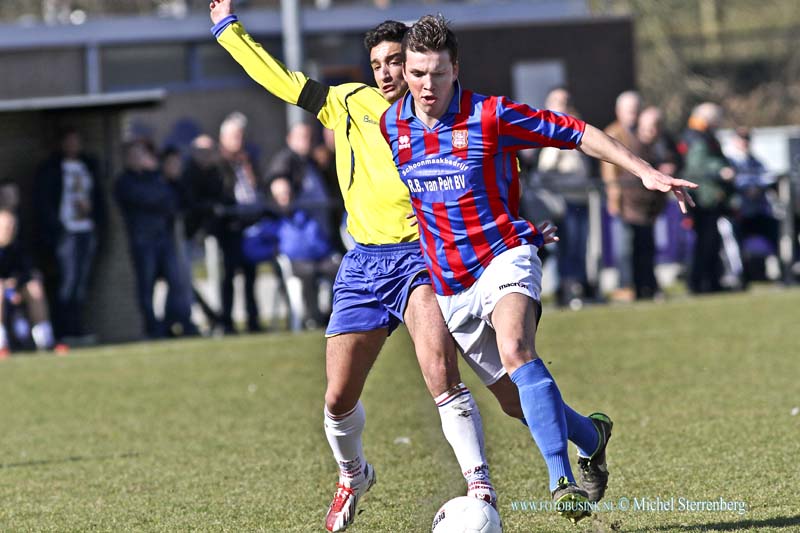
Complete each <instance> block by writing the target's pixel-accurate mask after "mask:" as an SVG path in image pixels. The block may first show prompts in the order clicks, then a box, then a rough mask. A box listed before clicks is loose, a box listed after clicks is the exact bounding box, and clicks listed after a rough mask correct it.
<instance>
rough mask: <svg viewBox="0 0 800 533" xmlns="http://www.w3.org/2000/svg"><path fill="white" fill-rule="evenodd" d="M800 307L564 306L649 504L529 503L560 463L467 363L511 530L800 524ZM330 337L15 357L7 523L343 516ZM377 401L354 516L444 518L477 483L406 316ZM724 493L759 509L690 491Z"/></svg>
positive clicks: (590, 396)
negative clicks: (568, 508)
mask: <svg viewBox="0 0 800 533" xmlns="http://www.w3.org/2000/svg"><path fill="white" fill-rule="evenodd" d="M798 309H800V291H798V290H791V291H780V290H772V289H767V290H761V291H759V292H755V293H750V294H739V295H725V296H719V297H709V298H700V299H692V300H688V299H687V300H675V301H671V302H668V303H666V304H639V305H634V306H629V307H597V308H590V309H586V310H585V311H582V312H580V313H569V312H563V313H562V312H548V313H546V315H545V320H544V322H543V325H542V328H541V332H540V335H539V341H538V348H539V351H540V353H541V354H542V356H543V359H544V360H545V361H547V362H548V363H549V365H550V369H551V371H552V372H553V374H554V376H555V377H556V379H557V381H558V383H559V386H560V388H561V391H562V394H563V396H564V398H565V399H566V401H567V402H568V403H570V404H571V405H572V406H573V407H574V408H576V409H578V410H580V411H581V412H584V413H589V412H591V411H593V410H603V411H605V412H607V413H609V414H610V415H611V416H612V417H613V419H614V421H615V427H614V438H613V439H612V440H611V444H610V446H609V452H608V457H609V469H610V471H611V483H610V487H609V490H608V492H607V494H606V498H605V500H604V501H605V502H609V505H614V506H619V505H621V502H624V501H625V499H627V501H628V504H629V506H630V508H629V509H628V510H627V511H622V510H619V509H618V508H617V509H616V510H609V511H608V512H602V513H596V514H595V516H594V517H592V518H591V519H587V520H584V521H583V522H581V523H580V524H579V525H577V526H572V525H570V524H569V523H568V522H566V521H565V520H563V519H561V518H558V517H556V516H555V515H554V513H553V512H545V511H542V512H534V511H530V510H522V509H521V508H520V504H518V503H517V504H515V503H514V502H522V501H525V502H531V501H533V502H540V501H541V502H546V501H548V493H547V486H546V484H547V476H546V471H545V466H544V462H543V461H542V459H541V458H540V456H539V455H538V452H537V451H536V449H535V448H534V445H533V441H532V439H531V437H530V435H529V433H528V432H527V430H526V429H525V428H524V427H523V426H522V425H521V424H520V423H519V422H516V421H514V420H511V419H509V418H507V417H505V416H504V415H503V414H502V412H501V411H500V409H499V407H498V406H497V404H496V403H495V401H494V399H493V398H492V397H491V395H489V394H488V393H487V391H486V390H484V389H483V388H482V387H481V386H480V385H479V383H478V382H477V380H476V379H475V378H474V376H473V375H472V374H471V373H469V369H468V368H467V367H466V365H463V364H462V371H463V373H464V378H465V381H466V382H467V384H468V385H470V387H471V388H472V390H473V392H474V393H475V395H476V397H477V400H478V403H479V405H480V407H481V410H482V413H483V418H484V425H485V429H486V439H487V447H488V454H489V460H490V463H491V467H492V472H493V477H494V482H495V486H496V488H497V489H498V492H499V494H500V502H499V506H500V512H501V515H502V517H503V520H504V523H505V531H506V532H508V533H513V532H520V533H523V532H524V533H538V532H542V533H544V532H548V533H551V532H610V531H621V532H673V531H674V532H707V531H708V532H711V531H724V532H728V531H781V532H797V531H800V495H798V489H797V487H798V486H800V468H798V461H800V439H798V437H799V436H800V414H798V412H800V383H798V378H799V377H800V340H798V337H797V333H796V331H797V317H798ZM323 348H324V340H323V338H322V335H321V333H319V332H314V333H308V334H302V335H288V334H287V335H282V334H281V335H262V336H249V337H241V338H234V339H224V340H191V341H174V342H164V343H157V344H136V345H128V346H121V347H107V348H99V349H92V350H81V351H77V350H76V351H74V352H73V353H72V354H70V355H69V357H66V358H54V357H49V356H37V357H17V358H12V359H11V360H9V361H3V362H0V431H2V434H1V435H2V437H0V531H114V532H118V531H236V532H238V531H269V532H295V531H297V532H300V531H323V527H322V524H323V516H324V513H325V510H326V507H327V505H328V503H329V501H330V497H331V496H332V493H333V488H334V482H335V480H336V476H335V464H334V461H333V459H332V457H331V455H330V452H329V449H328V446H327V443H326V442H325V437H324V434H323V432H322V397H323V391H324V384H325V378H324V355H323ZM363 400H364V403H365V406H366V410H367V427H366V430H365V451H366V454H367V457H368V458H369V460H370V462H372V463H373V464H374V465H375V467H376V470H377V474H378V483H377V484H376V486H375V487H373V489H372V491H371V492H370V493H369V495H368V496H367V497H366V498H365V499H364V500H363V501H362V503H361V505H360V506H359V507H360V511H361V512H360V514H359V516H358V518H357V520H356V522H355V523H354V525H353V526H352V528H351V530H352V531H353V532H354V533H358V532H372V531H375V532H393V533H394V532H398V533H400V532H424V531H428V530H429V528H430V523H431V520H432V518H433V515H434V512H435V511H436V509H437V508H438V507H439V506H440V505H441V504H442V503H443V502H444V501H446V500H447V499H449V498H451V497H454V496H457V495H460V494H462V493H463V492H464V490H465V487H464V482H463V480H462V478H461V476H460V473H459V471H458V466H457V463H456V461H455V459H454V457H453V456H452V453H451V451H450V449H449V447H448V445H447V444H446V442H445V440H444V437H443V436H442V434H441V430H440V428H439V420H438V416H437V413H436V411H435V409H434V407H433V404H432V401H431V399H430V397H429V396H428V394H427V392H426V390H425V388H424V385H423V382H422V378H421V376H420V373H419V370H418V368H417V366H416V362H415V358H414V356H413V353H412V351H411V348H410V343H409V340H408V337H407V335H406V334H405V332H403V331H399V332H398V333H397V334H395V335H393V336H392V338H391V339H390V341H389V342H388V344H387V346H386V347H385V349H384V352H383V353H382V355H381V357H380V358H379V360H378V362H377V364H376V365H375V368H374V369H373V372H372V375H371V376H370V380H369V382H368V383H367V387H366V390H365V392H364V396H363ZM793 413H794V414H793ZM681 498H683V500H681ZM637 500H638V501H640V502H642V504H644V505H647V506H649V507H650V508H654V509H655V510H653V511H643V510H641V509H639V510H637V509H635V506H636V501H637ZM720 500H722V501H724V502H743V503H744V505H745V506H746V512H744V513H743V514H740V513H739V512H737V511H736V510H731V511H724V512H723V511H691V510H681V509H680V508H679V506H680V502H681V501H684V502H701V501H712V502H714V501H716V502H719V501H720ZM670 501H672V502H674V503H673V504H672V505H673V506H674V508H675V509H674V510H668V509H667V507H668V506H669V502H670ZM658 502H661V504H659V503H658ZM515 505H516V509H515V508H514V506H515ZM622 505H623V506H624V504H622ZM659 505H660V506H661V510H659V509H658V507H659ZM733 505H736V504H733Z"/></svg>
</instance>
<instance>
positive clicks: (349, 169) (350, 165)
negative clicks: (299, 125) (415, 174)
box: [217, 22, 419, 244]
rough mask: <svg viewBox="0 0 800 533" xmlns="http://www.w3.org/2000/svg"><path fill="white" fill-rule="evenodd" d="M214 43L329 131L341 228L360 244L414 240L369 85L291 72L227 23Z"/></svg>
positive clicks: (380, 100)
mask: <svg viewBox="0 0 800 533" xmlns="http://www.w3.org/2000/svg"><path fill="white" fill-rule="evenodd" d="M217 40H218V42H219V43H220V44H221V45H222V46H223V47H224V48H225V50H227V51H228V53H230V54H231V56H232V57H233V58H234V59H235V60H236V61H237V62H238V63H239V64H240V65H241V66H242V67H243V68H244V70H245V71H246V72H247V74H248V75H249V76H250V77H251V78H253V79H254V80H255V81H256V82H258V83H259V84H260V85H262V86H263V87H264V88H265V89H266V90H267V91H269V92H271V93H272V94H274V95H275V96H277V97H278V98H280V99H281V100H284V101H285V102H288V103H290V104H294V105H297V106H299V107H302V108H303V109H305V110H307V111H309V112H311V113H313V114H315V115H316V117H317V118H318V119H319V121H320V122H321V123H322V125H323V126H325V127H326V128H329V129H332V130H333V131H334V138H335V142H336V173H337V175H338V180H339V188H340V189H341V191H342V197H343V198H344V205H345V209H346V210H347V215H348V216H347V231H348V232H349V233H350V235H352V236H353V238H354V239H355V240H356V242H358V243H360V244H395V243H400V242H409V241H415V240H418V239H419V235H418V233H417V229H416V227H414V226H412V225H411V223H410V220H408V219H406V215H408V214H410V213H411V200H410V197H409V193H408V189H407V188H406V186H405V184H404V183H403V182H402V181H401V180H400V178H399V176H398V174H397V169H396V167H395V165H394V161H393V160H392V153H391V151H390V149H389V146H388V145H387V144H386V141H385V140H384V138H383V135H382V134H381V130H380V119H381V116H382V115H383V112H384V111H385V110H386V109H388V108H389V102H387V101H386V99H384V97H383V95H382V94H381V92H380V91H379V90H378V89H376V88H375V87H371V86H368V85H366V84H363V83H345V84H342V85H336V86H332V87H328V86H325V85H323V84H321V83H319V82H317V81H315V80H312V79H310V78H309V77H308V76H306V75H305V74H303V73H302V72H292V71H290V70H288V69H287V68H286V66H285V65H283V63H281V62H280V61H278V60H277V59H275V58H274V57H272V56H271V55H270V54H269V53H267V51H266V50H264V48H263V47H262V46H261V45H260V44H258V43H257V42H255V41H254V40H253V38H252V37H250V35H248V34H247V32H246V31H245V29H244V27H243V26H242V25H241V24H240V23H239V22H233V23H231V24H229V25H228V26H227V27H226V28H225V29H224V30H223V31H222V32H221V33H219V34H218V36H217Z"/></svg>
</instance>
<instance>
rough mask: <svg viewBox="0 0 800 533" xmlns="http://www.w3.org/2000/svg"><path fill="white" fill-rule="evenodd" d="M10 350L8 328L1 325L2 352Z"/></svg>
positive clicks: (0, 344) (0, 341)
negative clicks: (5, 349)
mask: <svg viewBox="0 0 800 533" xmlns="http://www.w3.org/2000/svg"><path fill="white" fill-rule="evenodd" d="M4 348H8V333H7V332H6V327H5V326H4V325H3V324H0V350H2V349H4Z"/></svg>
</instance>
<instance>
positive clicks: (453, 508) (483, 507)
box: [431, 496, 503, 533]
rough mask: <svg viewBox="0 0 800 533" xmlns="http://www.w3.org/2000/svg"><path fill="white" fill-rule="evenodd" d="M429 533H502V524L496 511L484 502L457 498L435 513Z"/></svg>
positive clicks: (475, 499) (466, 497)
mask: <svg viewBox="0 0 800 533" xmlns="http://www.w3.org/2000/svg"><path fill="white" fill-rule="evenodd" d="M431 533H503V523H502V522H501V521H500V515H499V514H497V510H495V508H494V507H492V506H491V505H489V504H488V503H486V502H485V501H483V500H479V499H478V498H472V497H470V496H459V497H458V498H453V499H452V500H450V501H448V502H446V503H445V504H444V505H442V506H441V507H440V508H439V510H438V511H436V516H434V517H433V525H432V526H431Z"/></svg>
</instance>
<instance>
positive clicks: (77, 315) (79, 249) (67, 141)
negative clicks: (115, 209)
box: [35, 129, 105, 342]
mask: <svg viewBox="0 0 800 533" xmlns="http://www.w3.org/2000/svg"><path fill="white" fill-rule="evenodd" d="M59 139H60V147H59V150H58V151H57V152H56V153H55V154H54V155H53V156H51V157H50V158H49V159H47V160H46V161H45V162H44V163H43V164H42V165H41V167H40V168H39V171H38V173H37V176H36V199H35V205H36V207H37V209H38V213H37V215H38V217H39V231H40V235H41V239H42V241H43V246H44V247H45V249H46V251H47V252H52V253H53V254H55V257H56V262H57V265H58V271H57V273H56V275H57V278H58V283H57V286H58V291H57V293H56V295H55V298H54V303H55V308H54V316H53V318H54V326H55V330H56V338H59V339H68V338H70V339H69V340H70V341H71V342H74V341H78V342H84V341H85V340H87V338H86V332H85V330H84V328H83V323H82V315H83V310H84V309H83V308H84V302H85V300H86V294H87V290H88V287H89V281H90V277H91V271H92V265H93V262H94V257H95V252H96V249H97V244H98V241H99V238H98V237H99V233H100V231H101V229H102V228H104V227H105V202H104V195H103V189H102V180H101V179H100V178H99V175H98V172H97V166H96V164H95V162H94V160H93V159H92V158H90V157H89V156H87V155H85V154H84V152H83V139H82V137H81V134H80V133H79V132H78V131H77V130H75V129H67V130H65V131H64V132H63V133H62V135H61V136H60V138H59Z"/></svg>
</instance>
